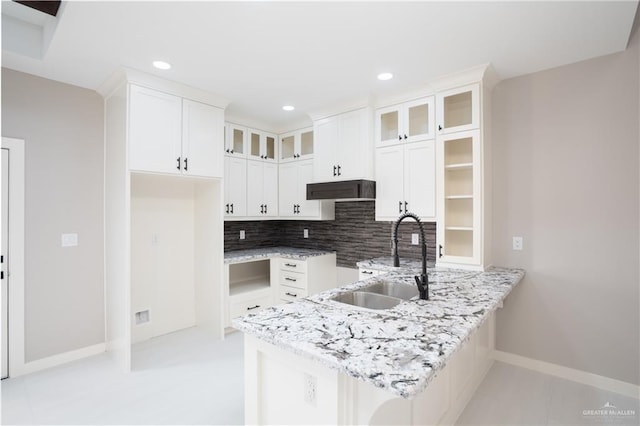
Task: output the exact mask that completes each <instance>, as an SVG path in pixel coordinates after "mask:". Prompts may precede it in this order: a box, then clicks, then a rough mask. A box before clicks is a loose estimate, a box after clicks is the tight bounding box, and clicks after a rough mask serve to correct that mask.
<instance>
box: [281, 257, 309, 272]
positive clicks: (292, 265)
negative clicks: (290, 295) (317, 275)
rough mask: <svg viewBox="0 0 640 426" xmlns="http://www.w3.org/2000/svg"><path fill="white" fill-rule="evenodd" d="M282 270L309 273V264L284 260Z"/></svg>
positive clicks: (303, 261) (302, 261)
mask: <svg viewBox="0 0 640 426" xmlns="http://www.w3.org/2000/svg"><path fill="white" fill-rule="evenodd" d="M280 269H282V270H283V271H291V272H307V262H306V261H305V260H294V259H282V262H281V263H280Z"/></svg>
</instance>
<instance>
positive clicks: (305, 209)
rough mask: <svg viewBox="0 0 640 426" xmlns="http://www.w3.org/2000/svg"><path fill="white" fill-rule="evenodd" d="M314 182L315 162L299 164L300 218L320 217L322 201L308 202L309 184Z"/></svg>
mask: <svg viewBox="0 0 640 426" xmlns="http://www.w3.org/2000/svg"><path fill="white" fill-rule="evenodd" d="M312 180H313V161H311V160H307V161H301V162H299V163H298V182H297V185H298V204H299V205H300V208H299V209H298V211H299V212H300V213H298V216H307V217H316V216H319V215H320V201H318V200H307V184H308V183H311V182H312Z"/></svg>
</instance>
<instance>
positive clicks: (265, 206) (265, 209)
mask: <svg viewBox="0 0 640 426" xmlns="http://www.w3.org/2000/svg"><path fill="white" fill-rule="evenodd" d="M268 208H269V206H268V205H267V204H265V205H264V214H267V213H268V210H267V209H268Z"/></svg>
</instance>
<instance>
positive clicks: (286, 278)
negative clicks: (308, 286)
mask: <svg viewBox="0 0 640 426" xmlns="http://www.w3.org/2000/svg"><path fill="white" fill-rule="evenodd" d="M284 279H285V280H287V281H293V282H294V283H295V282H296V281H298V280H297V279H295V278H289V277H284Z"/></svg>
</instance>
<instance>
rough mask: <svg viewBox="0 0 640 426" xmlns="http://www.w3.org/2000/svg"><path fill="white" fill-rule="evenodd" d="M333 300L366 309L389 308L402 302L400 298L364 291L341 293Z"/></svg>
mask: <svg viewBox="0 0 640 426" xmlns="http://www.w3.org/2000/svg"><path fill="white" fill-rule="evenodd" d="M333 300H335V301H336V302H341V303H346V304H348V305H353V306H359V307H361V308H367V309H391V308H393V307H394V306H396V305H398V304H400V303H401V302H402V300H401V299H398V298H395V297H389V296H385V295H383V294H376V293H368V292H364V291H353V292H350V293H343V294H340V295H338V296H335V297H334V298H333Z"/></svg>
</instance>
